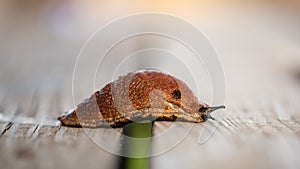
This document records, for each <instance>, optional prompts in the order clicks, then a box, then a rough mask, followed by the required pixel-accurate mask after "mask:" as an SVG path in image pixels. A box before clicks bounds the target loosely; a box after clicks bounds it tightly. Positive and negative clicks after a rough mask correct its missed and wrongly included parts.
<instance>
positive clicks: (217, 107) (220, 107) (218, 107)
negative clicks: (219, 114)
mask: <svg viewBox="0 0 300 169" xmlns="http://www.w3.org/2000/svg"><path fill="white" fill-rule="evenodd" d="M218 109H225V106H224V105H221V106H214V107H210V108H209V110H208V118H209V119H212V120H216V119H215V118H213V117H212V116H211V113H212V112H214V111H216V110H218Z"/></svg>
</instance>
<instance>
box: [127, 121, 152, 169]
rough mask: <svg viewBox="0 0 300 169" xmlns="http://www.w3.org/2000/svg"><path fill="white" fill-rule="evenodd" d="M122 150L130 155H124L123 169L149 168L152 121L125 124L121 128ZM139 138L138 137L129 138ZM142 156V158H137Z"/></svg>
mask: <svg viewBox="0 0 300 169" xmlns="http://www.w3.org/2000/svg"><path fill="white" fill-rule="evenodd" d="M123 133H124V135H126V136H128V138H125V140H123V141H124V142H123V146H124V147H123V151H124V153H125V154H126V155H128V156H130V157H124V158H123V159H124V161H123V162H124V163H123V165H124V166H123V167H124V168H125V169H148V168H150V159H149V157H148V156H149V155H150V150H151V136H152V122H139V123H138V122H133V123H130V124H127V125H126V126H125V127H124V129H123ZM130 138H139V139H130ZM139 157H142V158H139Z"/></svg>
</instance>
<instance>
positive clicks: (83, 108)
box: [58, 71, 224, 127]
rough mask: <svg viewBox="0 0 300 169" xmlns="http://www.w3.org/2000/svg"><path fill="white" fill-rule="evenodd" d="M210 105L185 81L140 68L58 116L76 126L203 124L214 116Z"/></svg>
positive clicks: (68, 124)
mask: <svg viewBox="0 0 300 169" xmlns="http://www.w3.org/2000/svg"><path fill="white" fill-rule="evenodd" d="M210 108H211V107H210V106H208V105H207V104H205V103H202V102H199V100H198V99H197V98H196V97H195V95H194V94H193V92H192V91H191V90H190V89H189V88H188V86H187V85H186V84H185V83H184V82H182V81H181V80H179V79H177V78H175V77H173V76H171V75H168V74H165V73H161V72H156V71H140V72H135V73H128V74H127V75H125V76H121V77H119V78H118V79H117V80H116V81H114V82H111V83H108V84H107V85H106V86H105V87H103V88H102V89H101V90H100V91H97V92H95V93H94V94H93V95H92V96H90V97H89V98H87V99H85V100H83V101H82V102H81V103H80V104H79V105H77V106H76V107H75V108H74V109H72V110H70V111H68V112H67V113H65V114H63V115H61V116H60V117H58V119H59V120H60V121H61V123H62V124H63V125H66V126H74V127H79V126H82V127H105V126H112V127H122V126H124V125H125V124H127V123H129V122H131V121H145V120H151V121H154V120H156V121H158V120H164V121H175V120H178V121H188V122H196V123H199V122H204V121H206V120H207V119H208V118H210V112H211V111H210ZM218 108H224V107H223V106H221V107H218ZM214 110H215V109H214Z"/></svg>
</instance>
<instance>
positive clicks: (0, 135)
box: [0, 122, 14, 138]
mask: <svg viewBox="0 0 300 169" xmlns="http://www.w3.org/2000/svg"><path fill="white" fill-rule="evenodd" d="M13 124H14V123H13V122H9V123H8V124H7V125H6V126H5V128H4V130H3V131H2V132H1V134H0V138H1V137H2V136H3V135H4V134H5V133H6V132H7V131H8V130H9V129H10V128H11V127H12V126H13Z"/></svg>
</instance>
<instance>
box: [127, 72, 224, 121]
mask: <svg viewBox="0 0 300 169" xmlns="http://www.w3.org/2000/svg"><path fill="white" fill-rule="evenodd" d="M137 82H139V83H137ZM131 83H132V84H133V85H132V86H131V89H134V90H133V92H132V93H130V92H129V93H130V94H131V95H130V98H131V103H132V104H133V105H134V106H135V108H136V109H142V108H145V107H147V108H155V110H154V113H160V115H161V116H163V117H174V116H172V114H173V115H176V117H177V119H178V120H181V121H191V122H204V121H206V120H207V119H208V118H211V119H213V118H212V117H211V116H210V113H211V112H212V111H214V110H216V107H210V106H209V105H207V104H205V103H202V102H200V101H199V100H198V98H197V97H196V96H195V95H194V93H193V92H192V91H191V90H190V88H189V87H188V86H187V85H186V84H185V83H184V82H183V81H181V80H179V79H177V78H175V77H173V76H171V75H167V74H164V73H160V72H155V71H145V72H139V73H137V74H135V76H134V77H133V79H132V81H131ZM141 98H143V100H144V101H145V102H144V103H142V104H141V103H140V100H141ZM219 108H224V107H218V109H219ZM168 115H170V116H168ZM166 119H167V120H168V118H166Z"/></svg>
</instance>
